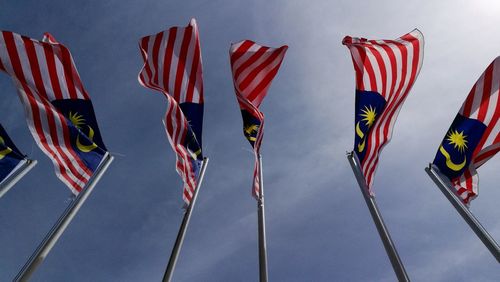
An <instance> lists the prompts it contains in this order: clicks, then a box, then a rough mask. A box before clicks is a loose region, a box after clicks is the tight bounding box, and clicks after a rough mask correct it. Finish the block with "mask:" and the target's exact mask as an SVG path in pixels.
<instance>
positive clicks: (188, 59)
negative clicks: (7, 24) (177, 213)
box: [139, 19, 203, 205]
mask: <svg viewBox="0 0 500 282" xmlns="http://www.w3.org/2000/svg"><path fill="white" fill-rule="evenodd" d="M139 48H140V50H141V53H142V58H143V59H144V67H143V68H142V70H141V72H140V73H139V83H140V84H141V85H142V86H144V87H147V88H151V89H154V90H157V91H160V92H162V93H163V94H164V96H165V97H166V98H167V101H168V108H167V113H166V115H165V129H166V131H167V136H168V140H169V142H170V144H171V145H172V148H173V150H174V152H175V153H176V159H177V161H176V170H177V173H179V175H180V176H181V177H182V180H183V182H184V191H183V199H184V201H185V202H186V204H187V205H189V203H190V202H191V198H192V197H193V193H194V190H195V188H196V183H197V175H198V172H199V168H200V164H201V161H202V160H203V155H202V152H201V131H202V125H203V79H202V62H201V49H200V38H199V34H198V26H197V25H196V21H195V19H192V20H191V21H190V22H189V25H188V26H187V27H172V28H170V29H168V30H165V31H162V32H160V33H157V34H155V35H150V36H146V37H143V38H142V39H141V41H140V42H139Z"/></svg>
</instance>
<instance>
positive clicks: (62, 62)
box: [0, 31, 107, 194]
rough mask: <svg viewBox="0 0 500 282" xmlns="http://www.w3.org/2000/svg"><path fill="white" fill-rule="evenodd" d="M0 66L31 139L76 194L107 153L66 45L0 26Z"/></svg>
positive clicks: (91, 108)
mask: <svg viewBox="0 0 500 282" xmlns="http://www.w3.org/2000/svg"><path fill="white" fill-rule="evenodd" d="M0 70H2V71H4V72H6V73H7V74H8V75H9V76H10V77H11V78H12V80H13V82H14V84H15V85H16V87H17V90H18V94H19V97H20V99H21V102H22V103H23V105H24V108H25V112H26V119H27V122H28V126H29V128H30V131H31V134H32V135H33V137H34V138H35V141H36V143H37V144H38V146H39V147H40V149H41V150H42V151H43V152H44V153H45V154H46V155H47V156H48V157H49V158H50V159H51V160H52V162H53V163H54V166H55V171H56V174H57V176H58V177H59V179H60V180H61V181H63V182H64V183H65V184H66V185H67V186H68V187H69V188H70V189H71V191H72V192H73V193H75V194H77V193H78V192H80V191H81V190H82V189H83V188H84V187H85V184H86V183H87V182H88V181H89V179H90V178H91V177H92V175H93V172H94V171H95V170H96V168H97V167H98V166H99V164H100V163H101V160H103V158H104V156H105V154H107V152H106V147H105V146H104V144H103V142H102V139H101V134H100V133H99V128H98V126H97V121H96V118H95V114H94V109H93V107H92V103H91V101H90V99H89V96H88V94H87V91H86V90H85V89H84V88H83V85H82V82H81V80H80V76H79V74H78V72H77V70H76V67H75V64H74V62H73V58H72V56H71V54H70V52H69V50H68V49H67V48H66V47H65V46H64V45H62V44H60V43H58V42H57V41H56V40H55V39H54V37H52V36H51V35H50V34H48V33H46V34H45V35H44V38H43V40H42V41H38V40H35V39H32V38H29V37H26V36H22V35H19V34H16V33H13V32H9V31H3V32H2V34H1V36H0Z"/></svg>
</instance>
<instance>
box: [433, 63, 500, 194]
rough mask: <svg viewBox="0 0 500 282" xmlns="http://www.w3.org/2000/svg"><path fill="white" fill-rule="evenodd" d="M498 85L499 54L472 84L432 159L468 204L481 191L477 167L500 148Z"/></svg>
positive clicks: (499, 76)
mask: <svg viewBox="0 0 500 282" xmlns="http://www.w3.org/2000/svg"><path fill="white" fill-rule="evenodd" d="M499 85H500V57H497V58H496V59H495V60H494V61H493V62H492V63H491V64H490V65H489V66H488V67H487V68H486V70H485V71H484V72H483V74H482V75H481V77H480V78H479V79H478V80H477V82H476V84H474V86H473V87H472V90H471V91H470V92H469V95H468V96H467V99H466V100H465V102H464V103H463V105H462V108H460V111H459V112H458V114H457V116H456V117H455V120H453V122H452V124H451V126H450V128H449V129H448V132H447V133H446V135H445V137H444V139H443V141H442V142H441V145H440V146H439V149H438V151H437V153H436V157H435V159H434V162H433V163H434V165H435V166H437V167H438V168H439V171H440V172H441V173H442V174H444V175H445V176H446V177H448V178H449V179H450V181H451V183H452V184H453V186H454V187H455V188H456V192H457V194H458V195H459V196H460V198H461V199H462V200H463V201H464V203H466V204H468V203H469V202H470V201H471V200H473V199H474V198H475V197H476V196H477V193H478V175H477V172H476V169H477V168H479V167H480V166H481V165H482V164H484V163H485V162H486V161H487V160H489V159H490V158H491V157H493V156H494V155H495V154H496V153H497V152H498V151H499V150H500V122H499V121H498V119H499V118H500V101H499V99H498V98H499V97H498V89H499Z"/></svg>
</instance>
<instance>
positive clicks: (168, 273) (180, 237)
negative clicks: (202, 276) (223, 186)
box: [162, 158, 208, 282]
mask: <svg viewBox="0 0 500 282" xmlns="http://www.w3.org/2000/svg"><path fill="white" fill-rule="evenodd" d="M207 164H208V158H203V162H202V163H201V170H200V176H199V177H198V181H197V184H196V189H195V190H194V193H193V198H192V199H191V203H190V204H189V206H188V207H187V209H186V211H185V212H184V218H183V219H182V223H181V227H180V228H179V233H177V238H176V239H175V245H174V248H173V249H172V253H171V254H170V259H169V260H168V265H167V269H166V270H165V274H164V275H163V280H162V281H163V282H170V281H171V280H172V275H173V274H174V269H175V265H176V264H177V259H178V258H179V252H180V250H181V247H182V243H183V242H184V237H185V236H186V230H187V227H188V225H189V220H191V214H192V212H193V208H194V205H195V204H196V199H197V198H198V191H199V190H200V187H201V183H202V182H203V177H204V176H205V170H206V169H207Z"/></svg>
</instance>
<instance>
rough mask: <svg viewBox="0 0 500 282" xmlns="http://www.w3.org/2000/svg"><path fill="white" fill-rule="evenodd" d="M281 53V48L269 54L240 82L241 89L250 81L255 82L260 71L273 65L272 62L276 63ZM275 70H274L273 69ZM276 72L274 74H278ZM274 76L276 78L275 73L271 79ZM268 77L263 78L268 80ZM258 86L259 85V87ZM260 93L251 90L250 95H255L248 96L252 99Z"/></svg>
mask: <svg viewBox="0 0 500 282" xmlns="http://www.w3.org/2000/svg"><path fill="white" fill-rule="evenodd" d="M280 53H281V50H276V51H274V52H272V53H271V56H269V57H268V58H267V59H266V60H265V61H264V62H262V63H261V64H260V65H258V66H257V67H256V68H254V69H253V70H252V71H251V72H250V73H249V74H248V75H247V77H246V78H245V79H244V80H243V81H242V82H241V83H240V90H241V91H244V90H245V89H246V88H247V87H248V86H249V85H250V83H252V82H253V80H254V79H255V78H256V77H257V76H258V75H259V73H260V72H262V71H263V70H264V69H265V68H267V67H268V66H269V65H271V64H272V63H274V61H275V60H276V58H277V57H278V56H279V55H280ZM278 68H279V66H278ZM272 71H273V70H272ZM272 71H271V72H272ZM277 71H278V69H276V72H277ZM276 72H275V73H274V74H276ZM266 78H268V76H267V75H266ZM272 78H274V75H273V77H271V80H272ZM265 80H266V79H264V80H263V82H266V81H265ZM257 88H258V87H257ZM256 94H258V92H257V93H255V92H254V91H252V92H250V94H249V95H253V96H248V99H249V100H250V101H252V100H253V99H254V98H255V95H256Z"/></svg>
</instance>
